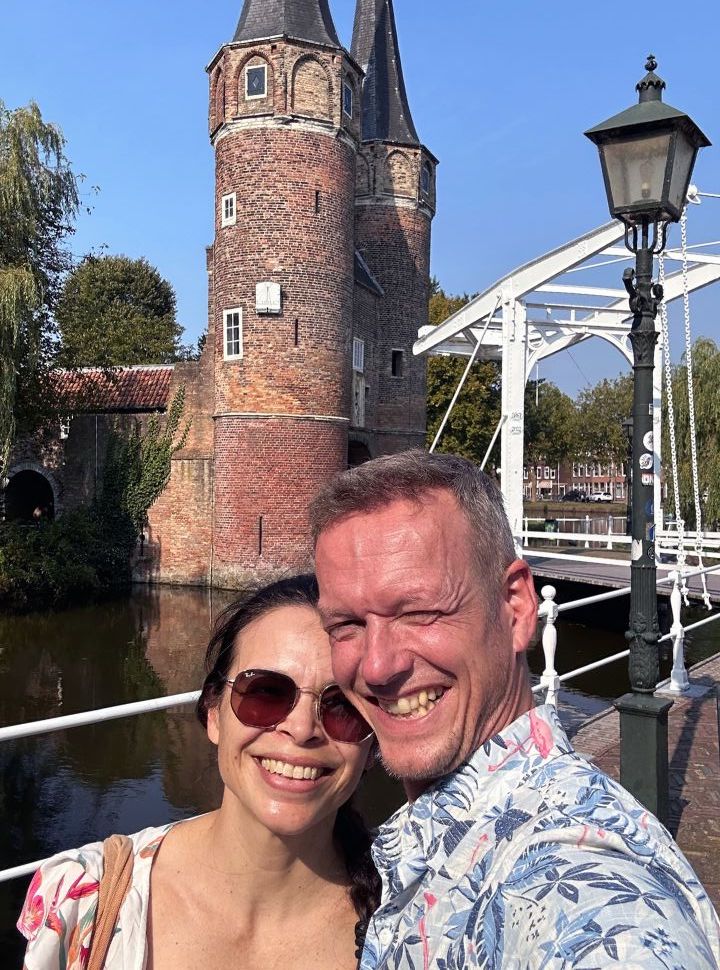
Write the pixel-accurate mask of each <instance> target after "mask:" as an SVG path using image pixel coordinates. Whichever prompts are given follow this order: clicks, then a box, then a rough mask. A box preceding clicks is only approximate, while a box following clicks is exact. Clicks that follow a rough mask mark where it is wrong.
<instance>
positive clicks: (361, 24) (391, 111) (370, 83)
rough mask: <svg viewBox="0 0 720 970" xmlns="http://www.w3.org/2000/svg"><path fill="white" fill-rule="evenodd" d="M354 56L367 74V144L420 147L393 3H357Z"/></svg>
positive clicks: (364, 133) (361, 0)
mask: <svg viewBox="0 0 720 970" xmlns="http://www.w3.org/2000/svg"><path fill="white" fill-rule="evenodd" d="M351 53H352V56H353V57H354V58H355V60H356V61H357V62H358V64H359V65H360V67H361V68H362V69H363V70H364V71H365V81H364V83H363V96H362V109H363V124H362V137H363V140H364V141H374V140H376V139H379V140H381V141H394V142H400V143H401V144H403V145H419V144H420V139H419V138H418V134H417V131H416V130H415V124H414V123H413V119H412V115H411V113H410V105H409V104H408V99H407V92H406V91H405V81H404V79H403V72H402V64H401V63H400V49H399V47H398V39H397V28H396V27H395V14H394V12H393V5H392V0H357V7H356V8H355V26H354V27H353V39H352V50H351Z"/></svg>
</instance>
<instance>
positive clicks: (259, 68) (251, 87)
mask: <svg viewBox="0 0 720 970" xmlns="http://www.w3.org/2000/svg"><path fill="white" fill-rule="evenodd" d="M266 96H267V65H266V64H256V65H255V66H254V67H248V68H247V70H246V71H245V98H246V100H250V99H251V98H264V97H266Z"/></svg>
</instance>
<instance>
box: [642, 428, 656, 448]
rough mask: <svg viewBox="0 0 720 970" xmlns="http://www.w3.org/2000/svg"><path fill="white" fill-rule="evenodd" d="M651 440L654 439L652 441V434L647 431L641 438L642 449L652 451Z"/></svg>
mask: <svg viewBox="0 0 720 970" xmlns="http://www.w3.org/2000/svg"><path fill="white" fill-rule="evenodd" d="M653 440H654V439H653V433H652V431H648V433H647V434H646V435H645V437H644V438H643V447H645V448H647V450H648V451H652V449H653Z"/></svg>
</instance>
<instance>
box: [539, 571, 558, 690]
mask: <svg viewBox="0 0 720 970" xmlns="http://www.w3.org/2000/svg"><path fill="white" fill-rule="evenodd" d="M556 592H557V591H556V589H555V587H554V586H543V588H542V589H541V590H540V595H541V596H542V598H543V602H542V603H541V604H540V607H539V609H538V616H540V617H541V618H543V619H544V620H545V625H544V627H543V632H542V648H543V654H544V655H545V670H543V672H542V676H541V678H540V683H541V684H542V685H543V687H545V688H546V691H547V692H546V694H545V703H546V704H552V705H553V707H557V698H558V692H559V691H560V678H559V677H558V673H557V670H555V651H556V649H557V629H556V627H555V621H556V620H557V618H558V607H557V603H556V602H555V596H556Z"/></svg>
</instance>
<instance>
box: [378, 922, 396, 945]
mask: <svg viewBox="0 0 720 970" xmlns="http://www.w3.org/2000/svg"><path fill="white" fill-rule="evenodd" d="M378 938H379V940H380V942H381V943H382V945H383V946H390V944H391V943H392V938H393V932H392V930H391V929H390V927H388V926H384V927H383V928H382V929H381V930H380V932H379V933H378Z"/></svg>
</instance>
